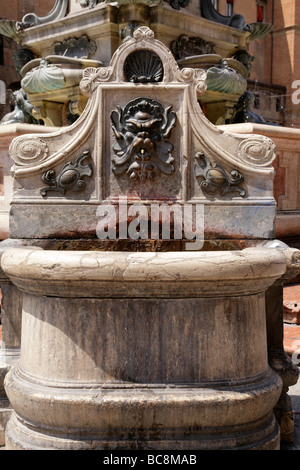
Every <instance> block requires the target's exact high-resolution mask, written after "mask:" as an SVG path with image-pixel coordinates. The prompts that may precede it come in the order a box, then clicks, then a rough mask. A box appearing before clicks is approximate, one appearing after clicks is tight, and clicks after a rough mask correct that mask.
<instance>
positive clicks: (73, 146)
mask: <svg viewBox="0 0 300 470" xmlns="http://www.w3.org/2000/svg"><path fill="white" fill-rule="evenodd" d="M206 87H207V85H206V73H205V71H204V70H202V69H199V68H192V67H183V68H181V67H179V65H178V64H177V62H176V60H175V58H174V56H173V54H172V53H171V51H170V50H169V48H168V47H167V46H166V45H164V44H163V43H162V42H161V41H159V40H157V39H155V35H154V33H153V31H152V30H151V29H150V28H148V27H147V26H142V27H140V28H138V29H136V30H135V31H134V33H133V37H132V38H131V39H128V40H126V41H124V42H123V43H122V44H121V45H120V47H119V48H118V49H117V50H116V52H115V53H114V55H113V57H112V59H111V61H110V63H109V64H108V65H107V66H101V67H88V68H85V69H84V70H83V77H82V80H81V82H80V89H81V91H82V93H83V94H84V96H86V97H87V98H88V101H87V104H86V106H85V109H84V110H83V112H82V114H81V115H80V117H79V118H78V119H77V120H76V121H75V122H74V123H73V124H72V125H71V126H67V127H63V128H61V129H60V130H57V131H55V132H53V133H50V134H49V133H46V134H31V135H23V136H19V137H17V138H15V139H14V140H13V141H12V144H11V146H10V155H11V158H12V159H13V161H14V166H13V178H14V194H13V198H12V202H11V211H10V239H9V240H7V241H6V242H3V243H2V244H1V245H2V247H1V269H2V272H3V274H2V284H1V288H2V285H5V283H6V284H7V286H9V288H10V289H13V290H14V291H15V293H16V295H17V296H16V297H14V298H15V299H16V301H18V302H19V303H18V306H17V308H16V309H15V312H19V314H20V308H21V307H20V306H22V328H21V331H20V328H19V330H18V331H17V335H21V339H20V343H21V352H20V359H19V360H18V361H17V362H15V364H14V365H13V366H12V367H10V369H9V371H8V372H7V373H6V376H5V391H6V393H7V396H8V399H9V402H10V405H11V407H12V413H11V415H10V419H9V421H8V424H7V427H6V447H7V449H9V450H13V449H26V450H31V449H33V450H39V449H63V450H67V449H160V450H169V449H186V450H188V449H192V450H196V449H278V448H279V447H280V427H281V426H282V423H283V422H284V421H285V423H286V422H288V420H289V418H291V414H292V409H291V408H290V403H289V400H288V396H287V391H288V387H289V386H290V385H292V384H293V383H295V382H296V381H297V379H298V371H297V368H296V367H294V366H293V364H292V363H291V362H289V360H288V359H287V357H286V355H285V353H284V351H283V348H282V318H281V316H280V315H281V312H280V303H278V302H276V299H278V298H280V295H281V293H282V285H283V282H284V279H285V277H288V276H290V277H292V276H293V275H294V274H295V272H299V271H300V259H299V252H298V250H294V249H290V248H288V247H287V246H285V245H284V244H280V243H279V242H277V241H276V240H274V219H275V215H276V204H275V200H274V197H273V177H274V170H273V167H272V161H273V160H274V158H275V146H274V144H273V142H272V141H271V140H270V139H268V138H267V137H263V136H254V135H235V134H230V133H227V132H224V131H223V130H220V129H219V128H217V127H215V126H214V125H213V124H212V123H210V122H209V121H208V119H206V117H205V116H204V114H203V111H202V110H201V107H200V106H199V103H198V99H199V97H200V96H202V95H203V94H204V93H205V92H206ZM165 216H166V218H165ZM168 216H169V218H168ZM166 221H167V222H168V223H169V234H168V231H166V232H164V230H165V228H166ZM150 230H151V231H150ZM165 233H167V236H166V235H165ZM281 306H282V304H281ZM10 308H11V306H10ZM280 322H281V323H280ZM10 341H11V343H12V342H13V340H12V339H11V340H10ZM8 342H9V340H8Z"/></svg>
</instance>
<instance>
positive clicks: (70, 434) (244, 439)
mask: <svg viewBox="0 0 300 470" xmlns="http://www.w3.org/2000/svg"><path fill="white" fill-rule="evenodd" d="M1 265H2V269H3V271H4V272H5V274H6V275H7V276H8V277H9V278H10V279H11V281H12V282H13V283H14V284H15V286H17V287H18V288H19V289H20V290H21V292H23V319H22V322H23V326H22V338H21V356H20V361H19V363H18V364H17V365H16V366H15V367H13V368H12V369H11V370H10V372H9V373H8V375H7V376H6V379H5V389H6V392H7V395H8V397H9V400H10V403H11V404H12V407H13V409H14V414H13V416H12V418H11V420H10V421H9V424H8V426H7V430H6V446H7V448H8V449H11V450H12V449H19V450H20V449H35V450H39V449H64V450H67V449H73V450H75V449H77V450H78V449H79V450H82V449H86V450H87V449H133V448H135V449H182V450H183V449H208V448H209V449H231V448H241V449H242V448H249V449H250V448H253V449H276V448H278V446H279V429H278V424H277V422H276V420H275V418H274V415H273V413H272V410H273V407H274V406H275V404H276V403H277V401H278V399H279V396H280V393H281V388H282V383H281V379H280V378H279V376H278V375H277V374H276V373H275V372H274V371H272V370H271V369H270V367H269V365H268V357H267V345H266V337H267V336H266V317H265V297H264V291H265V289H267V288H268V287H269V286H270V285H271V284H273V283H274V281H275V280H276V279H277V278H278V277H280V276H281V275H282V274H284V272H285V270H286V260H285V257H284V256H283V254H281V253H279V252H278V251H277V250H269V249H256V248H255V249H247V250H242V251H237V252H215V253H209V252H201V253H184V252H167V253H130V252H86V251H85V252H74V251H70V252H58V251H43V250H42V251H40V250H33V249H32V248H31V247H27V248H21V249H9V250H7V251H6V252H5V253H4V255H3V256H2V263H1ZM237 338H238V340H237Z"/></svg>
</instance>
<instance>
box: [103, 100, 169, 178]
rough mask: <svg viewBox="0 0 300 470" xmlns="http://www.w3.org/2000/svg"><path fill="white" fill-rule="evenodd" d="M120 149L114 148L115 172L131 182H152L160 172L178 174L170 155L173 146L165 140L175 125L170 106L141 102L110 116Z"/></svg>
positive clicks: (118, 109)
mask: <svg viewBox="0 0 300 470" xmlns="http://www.w3.org/2000/svg"><path fill="white" fill-rule="evenodd" d="M111 120H112V128H113V131H114V134H115V138H116V141H117V145H116V146H115V147H114V148H113V150H114V156H113V172H114V174H115V175H121V174H123V173H125V172H127V173H128V175H129V177H130V178H131V179H132V180H140V181H141V182H144V181H146V180H152V179H153V178H154V177H155V176H156V175H159V174H160V173H161V172H162V173H165V174H171V173H173V171H174V170H175V168H174V165H173V162H174V158H173V157H172V155H171V151H172V150H173V144H171V143H170V142H168V141H167V140H166V139H167V138H168V137H169V136H170V135H171V131H172V129H173V128H174V127H175V124H176V114H175V113H174V112H173V111H171V106H169V107H167V108H164V107H163V106H162V105H161V104H160V103H158V102H157V101H154V100H151V99H148V98H138V99H136V100H133V101H130V102H129V103H128V104H127V105H126V106H125V107H124V108H123V109H122V108H121V107H120V106H118V107H117V111H113V112H112V113H111Z"/></svg>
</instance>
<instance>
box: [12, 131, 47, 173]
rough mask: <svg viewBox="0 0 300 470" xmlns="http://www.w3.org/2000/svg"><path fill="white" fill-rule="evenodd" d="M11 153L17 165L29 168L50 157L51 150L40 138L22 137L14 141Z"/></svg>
mask: <svg viewBox="0 0 300 470" xmlns="http://www.w3.org/2000/svg"><path fill="white" fill-rule="evenodd" d="M9 153H10V156H11V158H12V159H13V160H14V162H15V163H16V164H18V165H20V166H25V165H26V166H27V165H28V166H29V165H33V164H35V163H39V162H41V161H43V160H45V159H46V158H47V156H48V155H49V148H48V145H47V144H46V142H45V141H43V140H42V139H40V138H39V137H33V136H32V137H28V136H24V137H23V136H22V137H20V138H16V139H14V140H13V141H12V143H11V145H10V148H9Z"/></svg>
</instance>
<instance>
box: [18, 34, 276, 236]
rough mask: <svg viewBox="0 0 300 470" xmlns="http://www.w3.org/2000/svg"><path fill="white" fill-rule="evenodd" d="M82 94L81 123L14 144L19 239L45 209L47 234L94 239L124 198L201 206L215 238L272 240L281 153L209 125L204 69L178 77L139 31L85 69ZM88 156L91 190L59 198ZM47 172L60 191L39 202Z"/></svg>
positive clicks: (162, 50) (168, 56) (169, 58)
mask: <svg viewBox="0 0 300 470" xmlns="http://www.w3.org/2000/svg"><path fill="white" fill-rule="evenodd" d="M80 87H81V91H82V93H83V94H84V95H85V96H86V97H87V98H88V102H87V105H86V108H85V109H84V111H83V113H82V114H81V116H80V117H79V118H78V119H77V121H76V122H75V123H74V124H72V125H71V126H69V127H65V128H62V129H61V130H59V131H57V132H54V133H52V134H50V135H49V134H47V135H30V136H21V137H18V138H16V139H14V141H13V142H12V144H11V147H10V154H11V157H12V159H13V160H14V167H13V173H14V180H15V192H14V197H13V205H14V211H13V214H14V215H13V217H12V220H11V229H12V232H13V233H14V234H15V236H17V235H18V234H19V233H20V230H21V229H20V227H21V226H22V230H24V223H25V221H24V218H25V214H26V215H27V216H28V213H30V216H31V217H32V218H33V220H34V219H36V220H38V218H39V217H40V216H41V213H42V211H45V208H47V211H48V212H49V220H47V221H45V225H44V226H42V227H40V231H41V236H44V234H45V233H47V235H49V233H52V234H53V233H55V234H57V233H61V231H62V230H67V227H68V226H70V227H71V226H72V227H73V228H72V231H73V232H74V230H75V232H76V230H78V231H79V232H80V233H82V231H83V232H84V231H85V230H86V231H87V232H89V233H92V232H93V230H94V229H95V223H96V222H95V213H96V209H97V205H99V204H101V203H102V202H103V201H107V200H109V201H111V202H112V203H114V201H115V202H116V201H118V198H119V197H120V196H126V197H127V198H128V200H129V201H140V202H144V203H145V204H150V203H151V202H155V201H160V202H161V201H163V202H167V203H178V204H196V203H199V204H200V203H201V204H204V205H205V210H206V222H207V231H208V232H209V233H210V234H213V236H215V235H214V234H217V235H218V236H219V233H222V234H223V235H226V236H227V237H231V236H235V237H236V236H238V237H247V236H250V234H251V237H256V238H268V237H270V236H272V233H273V222H274V217H275V212H276V206H275V201H274V198H273V190H272V188H273V176H274V170H273V167H272V161H273V159H274V158H275V146H274V144H273V142H272V141H271V140H269V139H267V138H266V137H262V136H253V135H252V136H250V135H233V134H230V133H225V132H223V131H221V130H220V129H218V128H217V127H215V126H214V125H212V124H211V123H210V122H209V121H208V120H207V119H206V118H205V116H204V114H203V112H202V110H201V107H200V105H199V103H198V99H199V96H201V94H203V93H205V91H206V73H205V71H204V70H201V69H194V68H182V69H180V68H179V66H178V64H177V63H176V60H175V58H174V56H173V54H172V53H171V51H170V50H169V49H168V48H167V47H166V46H165V45H164V44H162V43H161V42H160V41H158V40H156V39H155V37H154V33H153V31H151V30H150V29H149V28H148V27H140V28H138V29H136V30H135V31H134V34H133V38H132V39H128V40H127V41H125V42H124V43H123V44H122V45H121V46H120V47H119V49H118V50H117V51H116V52H115V54H114V55H113V57H112V59H111V62H110V64H109V65H108V66H107V67H98V68H97V67H88V68H86V69H84V71H83V78H82V80H81V83H80ZM84 152H89V155H90V161H89V165H91V169H92V171H91V172H90V173H89V176H88V177H86V176H83V179H84V184H82V185H81V187H80V188H78V187H77V186H76V190H74V188H75V186H73V185H72V184H68V185H67V186H66V187H64V189H63V191H62V190H60V189H61V187H60V186H61V185H60V182H59V181H60V180H59V181H58V179H59V178H60V175H62V169H65V168H66V166H65V165H66V164H71V163H72V162H76V161H78V158H79V157H80V156H81V155H83V154H84ZM199 155H204V156H205V169H204V167H203V168H202V169H201V167H199V158H198V157H199ZM72 164H73V163H72ZM68 168H69V167H68ZM204 170H205V171H204ZM63 171H65V170H63ZM49 172H50V173H49ZM45 174H47V175H48V176H49V175H52V176H53V178H50V179H51V181H52V183H53V184H52V188H51V191H46V194H45V192H43V191H42V194H41V189H43V187H44V184H43V181H44V180H43V178H44V179H45V176H44V177H43V175H45ZM64 174H65V173H64ZM72 174H73V173H72ZM68 175H69V173H68ZM74 175H75V173H74ZM54 176H55V178H54ZM75 176H76V175H75ZM33 203H34V204H33ZM71 207H72V208H75V207H76V214H80V217H81V218H80V217H79V216H78V217H79V218H78V220H77V221H74V219H73V220H71V221H70V219H69V214H70V210H71V209H70V208H71ZM72 210H73V209H72ZM43 213H44V212H43ZM252 216H253V217H252ZM251 217H252V219H251ZM54 219H55V220H54ZM79 219H80V220H79ZM58 221H59V224H58ZM250 221H251V223H250ZM74 226H75V228H74ZM62 227H63V228H62ZM25 231H26V230H25ZM29 232H30V228H29V229H28V234H27V236H30V233H29ZM23 236H25V235H24V231H22V237H23Z"/></svg>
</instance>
